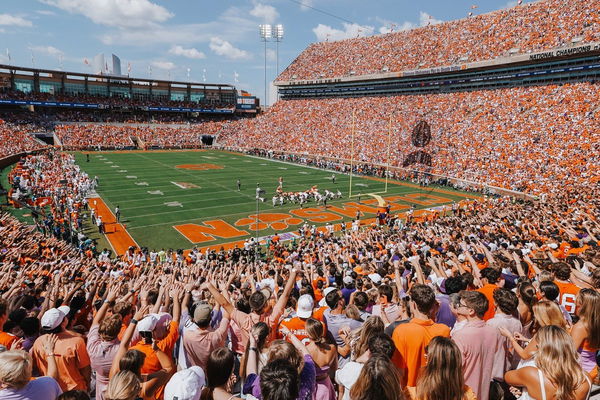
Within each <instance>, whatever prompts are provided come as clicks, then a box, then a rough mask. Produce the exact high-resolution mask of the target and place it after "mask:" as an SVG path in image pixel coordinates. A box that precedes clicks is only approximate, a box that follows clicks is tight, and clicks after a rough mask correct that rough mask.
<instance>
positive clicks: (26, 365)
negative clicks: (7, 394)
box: [0, 350, 32, 390]
mask: <svg viewBox="0 0 600 400" xmlns="http://www.w3.org/2000/svg"><path fill="white" fill-rule="evenodd" d="M31 368H32V361H31V356H30V355H29V353H27V352H26V351H23V350H10V351H5V352H3V353H0V382H1V383H3V384H5V385H6V386H8V387H10V388H13V389H17V390H18V389H22V388H24V387H25V385H27V383H28V382H29V380H30V379H31Z"/></svg>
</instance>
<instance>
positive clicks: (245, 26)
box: [100, 7, 257, 48]
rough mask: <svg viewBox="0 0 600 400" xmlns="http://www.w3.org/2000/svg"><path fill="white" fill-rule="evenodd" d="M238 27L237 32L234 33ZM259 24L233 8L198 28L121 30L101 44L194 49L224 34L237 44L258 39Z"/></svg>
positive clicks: (164, 26) (107, 35)
mask: <svg viewBox="0 0 600 400" xmlns="http://www.w3.org/2000/svg"><path fill="white" fill-rule="evenodd" d="M232 26H235V27H236V29H231V27H232ZM256 30H257V26H256V20H255V19H254V18H248V10H247V9H242V8H239V7H230V8H228V9H227V10H225V12H223V14H221V15H219V16H218V17H217V18H216V19H214V20H213V21H210V22H205V23H198V24H173V25H168V26H167V25H162V24H156V26H153V27H152V29H128V30H125V29H120V30H118V31H117V32H109V33H105V34H103V35H101V36H100V41H101V42H102V43H103V44H105V45H107V46H113V45H120V46H136V47H139V46H152V47H153V48H154V47H155V46H156V45H157V44H168V45H172V44H173V43H177V44H179V45H182V46H183V45H192V44H195V43H208V42H210V39H211V38H212V37H213V36H215V32H222V33H221V34H220V35H219V36H220V37H221V38H222V39H224V40H227V41H230V42H237V41H239V40H244V39H247V38H248V35H252V34H254V35H257V32H256Z"/></svg>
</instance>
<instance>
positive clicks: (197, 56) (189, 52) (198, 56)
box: [169, 45, 206, 60]
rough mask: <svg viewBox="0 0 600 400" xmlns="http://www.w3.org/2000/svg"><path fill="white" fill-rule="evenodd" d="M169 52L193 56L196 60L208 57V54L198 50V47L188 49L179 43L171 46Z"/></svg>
mask: <svg viewBox="0 0 600 400" xmlns="http://www.w3.org/2000/svg"><path fill="white" fill-rule="evenodd" d="M169 53H170V54H174V55H176V56H182V57H187V58H192V59H195V60H201V59H203V58H206V55H205V54H204V53H203V52H201V51H198V50H197V49H195V48H193V47H192V48H190V49H186V48H184V47H182V46H179V45H176V46H173V47H171V49H170V50H169Z"/></svg>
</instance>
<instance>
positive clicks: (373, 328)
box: [352, 315, 385, 357]
mask: <svg viewBox="0 0 600 400" xmlns="http://www.w3.org/2000/svg"><path fill="white" fill-rule="evenodd" d="M384 329H385V325H384V323H383V320H382V319H381V318H380V317H378V316H376V315H372V316H370V317H369V318H367V320H366V321H365V323H364V324H362V326H361V327H360V329H359V330H358V331H357V332H356V333H355V338H356V341H354V342H353V344H352V354H353V356H354V357H360V356H361V355H362V354H363V353H364V352H365V351H367V349H368V348H369V346H368V344H369V339H371V338H372V337H373V336H375V335H376V334H378V333H381V332H383V331H384Z"/></svg>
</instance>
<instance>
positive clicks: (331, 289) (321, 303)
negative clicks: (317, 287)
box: [319, 286, 335, 307]
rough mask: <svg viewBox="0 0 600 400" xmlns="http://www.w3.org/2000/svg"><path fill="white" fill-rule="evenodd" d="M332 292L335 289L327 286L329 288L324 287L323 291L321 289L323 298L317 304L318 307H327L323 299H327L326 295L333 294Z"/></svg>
mask: <svg viewBox="0 0 600 400" xmlns="http://www.w3.org/2000/svg"><path fill="white" fill-rule="evenodd" d="M334 290H335V288H334V287H332V286H329V287H326V288H325V289H323V298H322V299H321V301H320V302H319V306H321V307H325V306H326V305H327V302H326V301H325V298H326V297H327V295H328V294H329V293H331V292H333V291H334Z"/></svg>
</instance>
